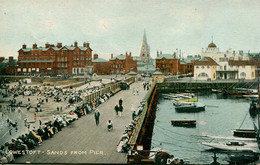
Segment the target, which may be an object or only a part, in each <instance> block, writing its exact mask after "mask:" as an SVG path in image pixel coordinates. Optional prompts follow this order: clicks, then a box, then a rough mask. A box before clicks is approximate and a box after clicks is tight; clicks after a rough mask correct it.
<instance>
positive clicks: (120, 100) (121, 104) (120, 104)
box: [118, 98, 123, 107]
mask: <svg viewBox="0 0 260 165" xmlns="http://www.w3.org/2000/svg"><path fill="white" fill-rule="evenodd" d="M118 103H119V107H120V106H123V100H122V98H120V99H119V102H118Z"/></svg>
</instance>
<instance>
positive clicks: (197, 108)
mask: <svg viewBox="0 0 260 165" xmlns="http://www.w3.org/2000/svg"><path fill="white" fill-rule="evenodd" d="M175 110H176V112H179V113H182V112H185V113H193V112H201V111H205V106H196V105H195V106H178V107H175Z"/></svg>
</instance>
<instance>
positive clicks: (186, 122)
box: [171, 120, 196, 127]
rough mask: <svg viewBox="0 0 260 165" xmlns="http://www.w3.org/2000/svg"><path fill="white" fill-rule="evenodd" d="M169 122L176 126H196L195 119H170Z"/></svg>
mask: <svg viewBox="0 0 260 165" xmlns="http://www.w3.org/2000/svg"><path fill="white" fill-rule="evenodd" d="M171 123H172V125H173V126H177V127H196V120H172V121H171Z"/></svg>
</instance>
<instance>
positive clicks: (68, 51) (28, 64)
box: [17, 42, 92, 75]
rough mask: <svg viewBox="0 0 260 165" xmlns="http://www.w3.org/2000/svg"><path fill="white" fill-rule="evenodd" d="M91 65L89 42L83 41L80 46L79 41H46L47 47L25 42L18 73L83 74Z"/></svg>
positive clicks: (19, 58) (19, 56)
mask: <svg viewBox="0 0 260 165" xmlns="http://www.w3.org/2000/svg"><path fill="white" fill-rule="evenodd" d="M91 65H92V49H91V48H90V47H89V43H83V46H78V43H77V42H74V45H71V46H62V43H57V45H56V46H54V45H53V44H48V43H46V44H45V47H38V46H37V44H33V45H32V48H27V46H26V45H25V44H24V45H23V46H22V48H21V49H20V50H19V51H18V67H17V74H26V75H31V74H32V75H34V74H43V75H51V74H83V73H84V69H85V67H86V66H91Z"/></svg>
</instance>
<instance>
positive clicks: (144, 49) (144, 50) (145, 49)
mask: <svg viewBox="0 0 260 165" xmlns="http://www.w3.org/2000/svg"><path fill="white" fill-rule="evenodd" d="M140 59H141V61H143V62H144V63H145V64H150V61H151V57H150V48H149V45H148V44H147V39H146V34H145V31H144V36H143V43H142V46H141V52H140Z"/></svg>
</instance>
